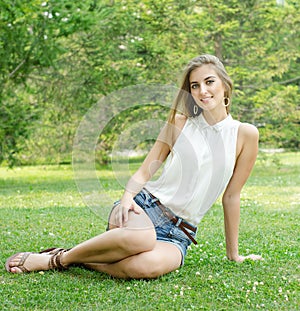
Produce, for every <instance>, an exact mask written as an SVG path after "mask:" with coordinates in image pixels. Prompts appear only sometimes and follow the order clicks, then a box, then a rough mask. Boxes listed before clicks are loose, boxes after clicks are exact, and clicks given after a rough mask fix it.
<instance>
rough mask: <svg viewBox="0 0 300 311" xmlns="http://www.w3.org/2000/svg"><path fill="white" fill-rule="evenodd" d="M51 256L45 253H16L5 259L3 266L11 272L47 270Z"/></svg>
mask: <svg viewBox="0 0 300 311" xmlns="http://www.w3.org/2000/svg"><path fill="white" fill-rule="evenodd" d="M51 256H52V255H49V254H47V253H45V254H38V253H28V252H24V253H17V254H15V255H13V256H12V257H10V258H9V259H8V260H7V263H6V265H5V267H6V270H7V271H8V272H11V273H24V272H32V271H44V270H49V262H50V259H51Z"/></svg>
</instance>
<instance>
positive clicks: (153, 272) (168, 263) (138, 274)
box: [84, 241, 182, 279]
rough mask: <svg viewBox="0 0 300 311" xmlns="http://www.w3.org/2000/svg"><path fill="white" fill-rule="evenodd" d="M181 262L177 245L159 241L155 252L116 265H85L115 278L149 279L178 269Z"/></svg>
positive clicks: (135, 256)
mask: <svg viewBox="0 0 300 311" xmlns="http://www.w3.org/2000/svg"><path fill="white" fill-rule="evenodd" d="M181 261H182V254H181V251H180V250H179V249H178V248H177V247H176V246H175V245H173V244H170V243H167V242H159V241H157V242H156V245H155V247H154V248H153V250H151V251H148V252H143V253H140V254H137V255H134V256H130V257H128V258H125V259H123V260H121V261H118V262H115V263H111V264H105V265H104V264H94V263H86V264H84V265H85V266H86V267H87V268H90V269H93V270H96V271H100V272H105V273H108V274H109V275H111V276H114V277H121V278H134V279H142V278H144V279H149V278H157V277H159V276H161V275H164V274H166V273H169V272H171V271H174V270H176V269H178V268H179V267H180V265H181Z"/></svg>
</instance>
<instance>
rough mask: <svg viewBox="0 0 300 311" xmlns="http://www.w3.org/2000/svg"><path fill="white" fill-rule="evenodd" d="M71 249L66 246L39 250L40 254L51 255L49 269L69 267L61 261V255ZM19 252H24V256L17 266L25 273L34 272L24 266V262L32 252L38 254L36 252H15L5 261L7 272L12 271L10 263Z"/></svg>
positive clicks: (65, 268)
mask: <svg viewBox="0 0 300 311" xmlns="http://www.w3.org/2000/svg"><path fill="white" fill-rule="evenodd" d="M68 250H69V249H64V248H55V247H54V248H48V249H45V250H43V251H41V252H39V253H38V254H46V255H51V257H50V260H49V264H48V267H49V270H54V269H57V270H67V269H68V268H69V267H68V266H67V265H64V264H62V263H61V256H62V254H63V253H64V252H66V251H68ZM19 254H23V256H22V257H21V258H20V260H19V262H18V263H17V265H15V267H17V268H19V269H20V270H21V271H22V272H23V273H28V272H32V271H29V270H28V269H26V268H25V267H24V263H25V262H26V260H27V258H28V256H29V255H31V254H37V253H34V252H19V253H16V254H14V255H13V256H11V257H9V258H8V259H7V260H6V263H5V269H6V271H7V272H11V271H10V269H11V268H12V267H10V266H9V263H10V262H11V261H12V260H13V259H14V258H15V257H17V256H18V255H19Z"/></svg>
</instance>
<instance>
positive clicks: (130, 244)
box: [120, 229, 156, 254]
mask: <svg viewBox="0 0 300 311" xmlns="http://www.w3.org/2000/svg"><path fill="white" fill-rule="evenodd" d="M155 243H156V233H155V231H154V230H146V229H145V230H135V229H124V232H123V234H122V235H121V239H120V246H121V247H122V248H124V249H126V250H128V251H129V252H130V253H131V254H138V253H142V252H147V251H151V250H152V249H153V248H154V246H155Z"/></svg>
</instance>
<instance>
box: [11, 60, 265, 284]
mask: <svg viewBox="0 0 300 311" xmlns="http://www.w3.org/2000/svg"><path fill="white" fill-rule="evenodd" d="M231 94H232V82H231V80H230V78H229V76H228V74H227V72H226V71H225V68H224V66H223V64H222V63H221V62H220V60H219V59H218V58H217V57H215V56H212V55H201V56H199V57H196V58H194V59H192V60H191V61H190V63H189V64H188V65H187V67H186V70H185V72H184V76H183V82H182V85H181V88H180V91H179V93H178V95H177V98H176V100H175V103H174V107H173V108H172V110H171V112H170V116H169V119H168V122H167V125H166V126H165V127H164V128H163V129H162V131H161V133H160V135H159V137H158V139H157V140H156V142H155V144H154V146H153V147H152V149H151V150H150V152H149V154H148V155H147V157H146V159H145V160H144V162H143V164H142V165H141V167H140V168H139V169H138V170H137V172H136V173H135V174H134V175H133V176H132V177H131V179H130V180H129V181H128V183H127V186H126V189H125V191H124V194H123V196H122V198H121V200H120V201H119V202H117V204H115V205H114V207H113V209H112V212H111V214H110V216H109V224H108V230H107V231H106V232H104V233H102V234H100V235H98V236H96V237H93V238H91V239H90V240H87V241H85V242H83V243H81V244H79V245H76V246H74V247H73V248H71V249H68V250H67V249H62V248H52V249H48V250H45V251H43V252H41V253H32V252H21V253H17V254H15V255H13V256H11V257H10V258H9V259H8V260H7V262H6V270H7V271H8V272H11V273H23V272H30V271H41V270H49V269H68V267H69V266H71V265H73V264H76V265H78V264H82V265H83V266H85V267H88V268H90V269H94V270H96V271H100V272H104V273H107V274H109V275H111V276H113V277H117V278H156V277H159V276H161V275H163V274H166V273H168V272H171V271H173V270H175V269H177V268H179V267H180V266H181V265H183V263H184V257H185V255H186V251H187V247H188V246H189V245H190V244H191V243H192V242H193V243H197V242H196V241H195V236H196V232H197V226H198V224H199V222H200V220H201V219H202V217H203V216H204V214H205V213H206V212H207V211H208V209H209V208H210V207H211V206H212V205H213V203H214V202H215V201H216V200H217V198H218V197H219V196H220V195H221V194H222V193H223V196H222V204H223V210H224V222H225V235H226V254H227V258H228V259H229V260H233V261H236V262H242V261H244V260H245V259H246V258H250V259H253V260H260V259H262V257H261V256H258V255H249V256H242V255H240V254H239V250H238V230H239V219H240V193H241V190H242V187H243V185H244V184H245V182H246V180H247V178H248V176H249V174H250V172H251V170H252V167H253V165H254V162H255V159H256V155H257V151H258V131H257V129H256V128H255V127H254V126H253V125H250V124H247V123H241V122H239V121H237V120H233V118H232V117H231V115H230V114H229V106H230V103H231ZM165 160H166V163H165V166H164V170H163V172H162V174H161V176H160V177H159V178H158V179H157V180H155V181H150V179H151V177H152V176H153V175H154V174H155V172H156V171H157V170H158V169H159V167H160V166H161V165H162V163H163V162H165Z"/></svg>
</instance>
